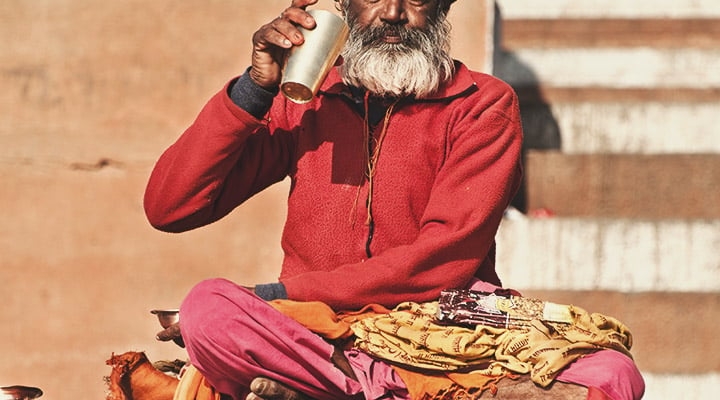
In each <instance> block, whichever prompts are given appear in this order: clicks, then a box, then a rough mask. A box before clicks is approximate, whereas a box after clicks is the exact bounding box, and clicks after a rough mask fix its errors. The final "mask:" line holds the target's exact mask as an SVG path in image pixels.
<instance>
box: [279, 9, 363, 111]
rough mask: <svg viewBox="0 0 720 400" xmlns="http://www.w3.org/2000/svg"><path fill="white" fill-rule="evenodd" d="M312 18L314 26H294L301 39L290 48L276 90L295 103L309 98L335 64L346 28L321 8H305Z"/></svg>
mask: <svg viewBox="0 0 720 400" xmlns="http://www.w3.org/2000/svg"><path fill="white" fill-rule="evenodd" d="M308 13H309V14H310V15H312V17H313V18H315V22H316V26H315V28H314V29H305V28H303V27H298V29H300V31H301V32H302V34H303V36H304V37H305V42H304V43H303V44H302V45H300V46H297V47H294V48H293V49H292V50H291V51H290V55H289V56H288V59H287V62H286V64H285V69H284V71H283V78H282V82H281V83H280V90H281V91H282V93H283V94H284V95H285V97H287V98H288V99H290V100H292V101H294V102H296V103H301V104H302V103H307V102H309V101H310V100H312V98H313V96H315V95H316V94H317V92H318V90H319V89H320V85H322V83H323V81H325V78H326V77H327V75H328V73H329V72H330V69H331V68H332V67H333V65H335V61H337V58H338V56H339V55H340V52H341V51H342V49H343V46H345V42H346V41H347V38H348V35H349V33H350V29H349V28H348V25H347V24H346V23H345V21H344V20H343V19H342V18H340V17H339V16H338V15H336V14H334V13H332V12H330V11H325V10H309V11H308Z"/></svg>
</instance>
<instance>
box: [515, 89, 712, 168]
mask: <svg viewBox="0 0 720 400" xmlns="http://www.w3.org/2000/svg"><path fill="white" fill-rule="evenodd" d="M545 92H546V91H545V88H543V93H545ZM550 92H551V93H552V90H551V91H550ZM629 92H630V91H624V90H616V91H610V90H607V89H581V88H574V89H573V90H572V91H568V92H565V93H559V94H557V93H556V94H553V95H551V96H549V99H548V100H545V99H540V98H538V95H537V94H536V93H535V94H534V93H532V92H531V91H528V90H526V91H524V92H523V91H519V92H518V96H519V97H520V109H521V112H522V117H523V128H524V131H525V144H526V146H527V148H529V149H554V150H560V151H562V152H564V153H573V154H574V153H633V154H668V153H670V154H674V153H693V154H702V153H711V154H718V153H720V131H718V126H717V122H716V121H717V116H718V109H719V107H720V90H718V91H716V92H714V93H712V95H713V96H715V98H716V100H715V101H712V102H710V101H704V100H703V99H699V98H697V97H696V99H695V100H697V101H691V100H687V101H672V100H668V99H667V98H665V100H668V101H663V99H662V98H661V97H662V96H661V95H662V91H658V90H652V89H648V90H647V91H646V92H643V94H642V95H640V94H637V93H636V94H635V95H636V96H637V97H636V98H634V99H633V98H630V99H628V97H630V96H631V95H632V94H631V93H630V94H629ZM613 93H614V94H615V95H616V97H615V99H614V100H613V99H611V98H610V97H611V94H613ZM654 93H657V96H654V97H659V99H652V98H650V97H653V94H654ZM667 94H668V95H671V93H667ZM684 94H685V95H687V96H690V97H692V96H695V95H700V96H702V97H705V98H707V97H708V96H704V95H703V94H702V93H701V92H700V91H697V92H695V93H694V94H693V93H690V92H689V91H686V92H685V93H684ZM640 96H646V99H645V100H643V99H641V98H638V97H640Z"/></svg>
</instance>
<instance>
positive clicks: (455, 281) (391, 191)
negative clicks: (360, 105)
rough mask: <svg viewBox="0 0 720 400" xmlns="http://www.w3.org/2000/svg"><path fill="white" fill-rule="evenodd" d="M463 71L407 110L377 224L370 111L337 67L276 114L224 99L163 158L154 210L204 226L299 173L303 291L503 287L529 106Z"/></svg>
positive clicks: (399, 113) (391, 153)
mask: <svg viewBox="0 0 720 400" xmlns="http://www.w3.org/2000/svg"><path fill="white" fill-rule="evenodd" d="M456 67H457V71H456V74H455V76H454V78H453V80H452V81H451V82H448V83H447V84H446V85H445V86H444V87H442V89H441V90H440V91H439V92H438V94H437V95H436V96H434V97H433V98H429V99H423V100H410V99H407V100H403V101H401V102H400V103H398V104H397V105H396V106H395V108H394V111H393V113H392V115H391V116H390V118H389V121H388V126H387V127H386V136H385V139H384V141H383V143H382V146H381V148H380V150H381V152H380V154H379V158H378V159H377V163H376V172H375V175H374V178H373V191H372V202H371V207H372V215H373V226H370V225H367V224H366V219H367V216H368V210H367V208H366V207H367V204H368V201H367V200H368V199H367V196H368V179H367V176H366V169H367V155H366V150H365V148H366V146H367V143H366V141H367V139H366V138H365V135H364V131H363V126H364V120H363V117H362V116H361V115H360V114H359V113H358V112H357V109H356V108H355V107H354V105H352V104H351V102H350V101H349V100H348V98H347V96H348V94H347V93H348V89H347V87H345V86H344V85H343V84H342V82H341V80H340V77H339V74H338V72H337V71H336V70H333V71H332V72H331V74H330V76H329V77H328V79H327V80H326V81H325V83H324V85H323V87H322V88H321V92H320V94H319V95H318V96H317V97H316V98H315V99H314V100H313V101H311V102H310V103H308V104H303V105H299V104H295V103H292V102H289V101H287V100H286V99H284V98H283V97H282V96H281V95H279V96H278V97H277V98H276V99H275V101H274V103H273V106H272V108H271V110H270V112H269V114H268V115H267V116H266V118H265V119H263V120H258V119H256V118H254V117H253V116H251V115H250V114H248V113H247V112H245V111H244V110H242V109H240V108H239V107H237V106H236V105H235V104H234V103H233V102H232V100H230V98H229V96H228V94H227V87H226V88H225V89H224V90H222V91H221V92H219V93H218V94H217V95H215V96H214V97H213V98H212V99H210V101H209V102H208V103H207V105H206V106H205V107H204V108H203V110H202V111H201V112H200V114H199V116H198V117H197V119H196V120H195V122H194V123H193V124H192V125H191V126H190V127H189V128H188V129H187V130H186V131H185V133H184V134H183V135H182V136H181V137H180V138H179V139H178V140H177V142H176V143H175V144H173V145H172V146H171V147H170V148H168V149H167V150H166V151H165V153H164V154H163V155H162V156H161V158H160V159H159V161H158V162H157V165H156V166H155V169H154V171H153V173H152V175H151V177H150V181H149V183H148V186H147V191H146V194H145V210H146V214H147V217H148V219H149V221H150V223H151V224H152V225H153V226H155V227H156V228H158V229H161V230H165V231H169V232H180V231H185V230H189V229H193V228H196V227H199V226H202V225H206V224H208V223H211V222H213V221H216V220H218V219H219V218H221V217H223V216H224V215H226V214H227V213H229V212H230V211H232V210H233V209H234V208H235V207H237V206H238V205H239V204H241V203H242V202H243V201H245V200H246V199H248V198H249V197H251V196H252V195H253V194H255V193H257V192H259V191H261V190H263V189H265V188H266V187H268V186H270V185H272V184H274V183H276V182H279V181H281V180H283V179H285V178H286V177H287V176H289V177H290V178H291V188H290V193H289V197H288V214H287V215H288V216H287V221H286V223H285V228H284V230H283V235H282V243H281V244H282V248H283V250H284V260H283V265H282V270H281V274H280V277H279V280H280V282H282V283H283V284H284V285H285V288H286V290H287V293H288V297H289V298H290V299H293V300H319V301H323V302H325V303H327V304H328V305H330V306H331V307H333V308H334V309H336V310H340V309H345V310H348V309H355V308H359V307H360V306H363V305H366V304H370V303H378V304H383V305H385V306H390V307H391V306H394V305H396V304H398V303H400V302H403V301H429V300H432V299H435V298H437V297H438V295H439V292H440V291H441V290H443V289H446V288H456V287H465V285H466V284H467V283H468V281H469V280H470V279H471V278H472V277H473V276H475V277H478V278H480V279H481V280H485V281H488V282H491V283H494V284H499V283H500V282H499V279H498V277H497V274H496V273H495V266H494V256H495V254H494V253H495V251H494V250H495V241H494V237H495V234H496V232H497V229H498V226H499V224H500V221H501V218H502V215H503V211H504V209H505V208H506V206H507V205H508V203H509V202H510V200H511V198H512V196H513V194H514V193H515V191H516V190H517V187H518V185H519V182H520V176H521V165H520V148H521V142H522V129H521V124H520V114H519V109H518V102H517V97H516V96H515V94H514V92H513V91H512V89H511V88H510V87H509V86H508V85H506V84H505V83H503V82H501V81H499V80H498V79H496V78H493V77H491V76H489V75H485V74H481V73H476V72H471V71H469V70H468V69H467V68H466V67H465V66H464V65H462V64H460V63H457V64H456ZM382 125H383V123H382V122H381V123H380V124H379V126H378V127H377V128H375V132H373V133H374V134H375V135H377V133H378V132H379V131H380V130H381V129H382ZM371 229H372V232H371ZM370 236H371V240H369V237H370ZM368 243H369V250H370V254H371V255H372V256H371V257H368V253H367V251H366V245H368Z"/></svg>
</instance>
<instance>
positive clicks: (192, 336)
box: [180, 279, 644, 400]
mask: <svg viewBox="0 0 720 400" xmlns="http://www.w3.org/2000/svg"><path fill="white" fill-rule="evenodd" d="M471 288H472V289H475V290H485V291H492V290H493V288H494V287H493V286H492V285H489V284H487V283H484V282H479V281H478V282H476V285H475V286H473V287H471ZM180 316H181V317H180V318H181V321H182V322H181V331H182V335H183V339H184V341H185V345H186V348H187V351H188V354H189V356H190V361H191V363H192V364H193V365H194V366H195V367H196V368H197V369H198V370H199V371H200V372H202V374H203V376H205V378H206V379H207V380H208V381H209V382H210V383H211V384H212V385H213V386H214V387H215V388H216V389H217V390H219V391H220V392H222V393H225V394H228V395H230V396H232V397H233V399H237V400H240V399H244V398H245V396H247V394H248V393H249V389H248V387H249V385H250V382H251V381H252V380H253V379H254V378H256V377H259V376H264V377H268V378H270V379H273V380H276V381H278V382H280V383H283V384H285V385H287V386H290V387H293V388H295V389H297V390H299V391H301V392H303V393H305V394H307V395H309V396H310V397H311V398H313V399H318V400H343V399H352V398H357V396H356V395H358V394H359V393H361V392H362V393H363V396H364V397H365V398H366V399H378V398H381V397H382V398H383V399H389V400H408V399H409V396H408V392H407V389H406V387H405V385H404V383H403V382H402V380H401V379H400V378H399V377H398V376H397V374H396V373H395V372H394V371H393V370H392V368H391V367H390V366H389V365H388V364H386V363H384V362H382V361H379V360H375V359H372V358H370V357H368V356H367V355H365V354H363V353H360V352H356V351H350V352H346V356H347V358H348V361H349V362H350V364H351V367H352V368H353V370H354V372H355V374H356V375H357V378H358V380H357V381H356V380H353V379H351V378H348V377H347V376H345V375H344V374H343V372H342V371H340V370H339V369H337V368H335V366H334V364H333V363H332V361H331V360H330V358H331V356H332V353H333V351H334V347H333V346H332V345H331V344H329V343H327V342H326V341H325V340H323V339H322V338H320V337H319V336H317V335H316V334H314V333H312V332H311V331H309V330H308V329H306V328H305V327H303V326H302V325H300V324H299V323H297V322H296V321H295V320H293V319H291V318H289V317H286V316H285V315H283V314H282V313H280V312H279V311H277V310H275V309H274V308H272V307H271V306H270V305H268V304H267V303H266V302H265V301H263V300H262V299H260V298H258V297H257V296H255V295H254V294H253V293H251V292H250V291H248V290H247V289H245V288H243V287H241V286H238V285H236V284H234V283H232V282H230V281H228V280H225V279H210V280H206V281H203V282H201V283H199V284H198V285H197V286H195V287H194V288H193V289H192V290H191V291H190V293H189V294H188V296H187V297H186V298H185V300H184V301H183V303H182V305H181V307H180ZM557 379H558V380H560V381H563V382H568V383H578V384H581V385H583V386H588V387H589V386H594V387H596V388H598V389H600V390H602V391H603V392H604V393H606V394H607V395H608V396H609V397H611V398H613V399H615V400H626V399H628V400H635V399H640V398H641V397H642V394H643V391H644V382H643V379H642V376H641V375H640V373H639V371H638V370H637V368H636V367H635V364H634V363H633V362H632V360H630V359H629V358H628V357H626V356H625V355H623V354H621V353H619V352H616V351H611V350H607V351H600V352H598V353H595V354H593V355H590V356H587V357H584V358H582V359H580V360H578V361H576V362H574V363H573V364H571V365H570V366H569V367H568V368H566V370H564V371H563V372H562V373H561V374H560V375H559V376H558V378H557Z"/></svg>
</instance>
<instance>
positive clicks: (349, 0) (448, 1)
mask: <svg viewBox="0 0 720 400" xmlns="http://www.w3.org/2000/svg"><path fill="white" fill-rule="evenodd" d="M363 1H368V0H335V2H336V3H345V4H347V3H353V2H363ZM375 1H377V0H375ZM427 1H432V0H427ZM455 1H457V0H438V2H439V3H440V4H444V5H447V6H448V7H449V6H450V4H452V3H454V2H455Z"/></svg>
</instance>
